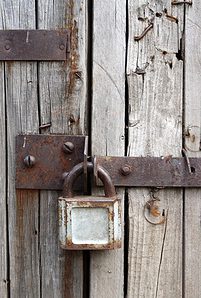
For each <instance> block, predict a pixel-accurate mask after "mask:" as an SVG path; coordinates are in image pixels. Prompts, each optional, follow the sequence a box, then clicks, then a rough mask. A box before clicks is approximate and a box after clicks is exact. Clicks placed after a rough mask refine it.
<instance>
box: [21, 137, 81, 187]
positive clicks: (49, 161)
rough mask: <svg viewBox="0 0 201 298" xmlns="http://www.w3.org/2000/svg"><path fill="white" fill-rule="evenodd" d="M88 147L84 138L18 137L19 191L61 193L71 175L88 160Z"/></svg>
mask: <svg viewBox="0 0 201 298" xmlns="http://www.w3.org/2000/svg"><path fill="white" fill-rule="evenodd" d="M86 145H87V142H86V138H85V137H84V136H65V135H19V136H17V137H16V188H20V189H50V190H51V189H54V190H61V189H62V188H63V181H64V178H65V177H66V175H67V174H68V172H69V171H70V170H71V169H72V168H73V167H74V166H75V165H76V164H78V163H80V162H83V161H84V152H85V151H86V149H85V146H86ZM80 184H82V183H78V185H80Z"/></svg>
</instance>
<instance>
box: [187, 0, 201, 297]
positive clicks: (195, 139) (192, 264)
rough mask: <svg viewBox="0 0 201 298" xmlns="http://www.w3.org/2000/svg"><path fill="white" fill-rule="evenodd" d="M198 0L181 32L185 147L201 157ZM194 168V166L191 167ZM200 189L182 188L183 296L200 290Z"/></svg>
mask: <svg viewBox="0 0 201 298" xmlns="http://www.w3.org/2000/svg"><path fill="white" fill-rule="evenodd" d="M200 15H201V3H200V1H198V0H195V1H193V5H192V6H191V7H187V8H186V34H185V47H186V49H185V147H186V150H187V153H188V156H192V157H194V156H195V157H201V153H200V136H201V120H200V115H201V99H200V94H201V84H200V79H201V76H200V66H199V65H200V61H201V59H200V49H201V32H200V26H201V19H200ZM195 170H196V169H195ZM200 197H201V191H200V190H199V189H186V190H185V211H184V215H185V297H188V298H190V297H195V298H198V297H200V292H201V275H200V272H201V254H200V246H201V230H200V214H201V201H200Z"/></svg>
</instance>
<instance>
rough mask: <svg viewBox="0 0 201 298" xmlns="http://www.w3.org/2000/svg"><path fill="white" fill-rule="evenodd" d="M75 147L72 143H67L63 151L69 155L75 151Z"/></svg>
mask: <svg viewBox="0 0 201 298" xmlns="http://www.w3.org/2000/svg"><path fill="white" fill-rule="evenodd" d="M74 148H75V146H74V145H73V143H71V142H66V143H64V144H63V151H64V152H65V153H67V154H71V153H73V151H74Z"/></svg>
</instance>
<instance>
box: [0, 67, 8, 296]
mask: <svg viewBox="0 0 201 298" xmlns="http://www.w3.org/2000/svg"><path fill="white" fill-rule="evenodd" d="M0 76H1V79H0V92H1V93H0V94H1V96H0V97H1V100H0V143H1V149H0V160H1V163H0V173H1V175H0V197H1V200H0V235H1V242H0V251H1V255H0V280H1V283H0V297H7V286H8V281H7V270H8V269H7V268H8V264H7V253H8V250H7V231H8V227H7V222H6V120H5V90H4V84H5V81H4V64H3V63H1V64H0Z"/></svg>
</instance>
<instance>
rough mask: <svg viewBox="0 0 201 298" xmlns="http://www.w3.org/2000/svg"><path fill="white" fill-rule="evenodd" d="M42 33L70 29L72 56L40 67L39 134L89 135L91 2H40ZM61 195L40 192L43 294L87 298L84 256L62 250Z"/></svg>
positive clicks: (39, 17)
mask: <svg viewBox="0 0 201 298" xmlns="http://www.w3.org/2000/svg"><path fill="white" fill-rule="evenodd" d="M38 26H39V29H55V28H68V29H69V30H70V32H71V50H70V51H71V52H70V56H69V60H68V61H67V62H65V63H40V64H39V71H38V74H39V101H40V121H41V124H42V125H43V124H47V123H51V125H50V128H46V129H42V130H41V133H66V134H87V117H88V116H87V114H86V111H87V66H86V63H87V1H83V0H80V1H74V0H71V1H64V0H62V1H60V0H56V1H48V0H47V1H42V0H39V1H38ZM58 197H59V193H57V192H50V191H49V192H45V191H43V192H41V200H40V253H41V281H42V284H41V294H42V296H44V297H48V298H49V297H68V298H71V297H74V298H79V297H82V296H83V258H82V252H69V251H67V252H66V251H64V250H62V249H61V248H60V247H59V240H58V219H57V198H58Z"/></svg>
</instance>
